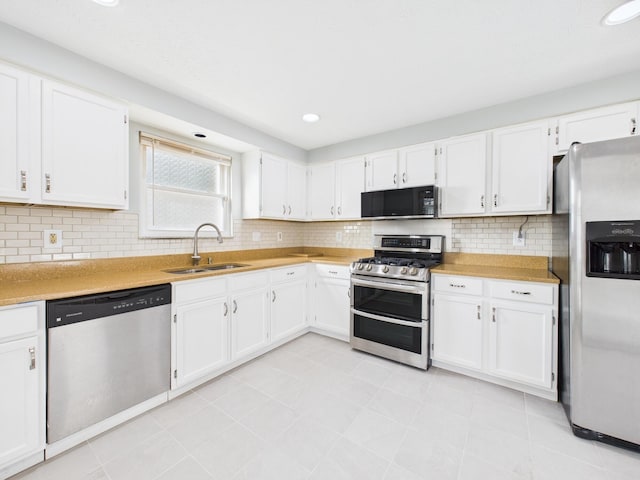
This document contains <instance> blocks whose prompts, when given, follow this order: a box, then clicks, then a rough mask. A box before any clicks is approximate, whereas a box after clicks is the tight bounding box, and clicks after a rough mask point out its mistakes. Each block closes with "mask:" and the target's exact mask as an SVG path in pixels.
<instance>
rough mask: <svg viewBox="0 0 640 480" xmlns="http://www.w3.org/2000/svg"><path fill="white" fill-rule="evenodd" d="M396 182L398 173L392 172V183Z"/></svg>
mask: <svg viewBox="0 0 640 480" xmlns="http://www.w3.org/2000/svg"><path fill="white" fill-rule="evenodd" d="M397 183H398V174H397V173H394V174H393V184H394V185H396V184H397Z"/></svg>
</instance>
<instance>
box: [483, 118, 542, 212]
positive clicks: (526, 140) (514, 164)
mask: <svg viewBox="0 0 640 480" xmlns="http://www.w3.org/2000/svg"><path fill="white" fill-rule="evenodd" d="M548 127H549V123H548V122H547V121H543V122H536V123H529V124H526V125H519V126H517V127H510V128H503V129H500V130H495V131H494V132H493V163H492V170H493V181H492V195H491V198H490V199H489V201H490V202H491V205H490V209H491V211H492V212H495V213H549V208H550V206H551V201H550V197H549V195H550V193H549V192H548V187H549V185H550V180H551V164H552V157H551V154H550V153H549V148H548V145H549V136H548V133H547V130H548Z"/></svg>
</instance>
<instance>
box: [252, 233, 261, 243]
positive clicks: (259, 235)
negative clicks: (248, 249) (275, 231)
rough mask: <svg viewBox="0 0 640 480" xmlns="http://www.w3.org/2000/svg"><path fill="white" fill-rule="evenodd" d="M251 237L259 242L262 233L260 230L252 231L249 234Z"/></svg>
mask: <svg viewBox="0 0 640 480" xmlns="http://www.w3.org/2000/svg"><path fill="white" fill-rule="evenodd" d="M251 239H252V240H253V241H254V242H259V241H260V240H262V233H260V232H253V234H252V235H251Z"/></svg>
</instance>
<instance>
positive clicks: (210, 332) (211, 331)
mask: <svg viewBox="0 0 640 480" xmlns="http://www.w3.org/2000/svg"><path fill="white" fill-rule="evenodd" d="M173 304H174V313H173V323H172V326H173V335H172V338H173V342H174V345H173V348H172V351H173V352H174V355H173V357H174V358H173V362H172V363H173V375H172V376H171V388H179V387H182V386H184V385H187V384H189V383H191V382H193V381H195V380H197V379H198V378H200V377H202V376H204V375H206V374H207V373H209V372H212V371H214V370H216V369H218V368H220V367H222V366H224V365H225V364H226V363H227V362H228V361H229V321H228V319H229V314H230V310H229V303H228V299H227V285H226V279H222V278H212V279H203V280H195V281H192V282H182V283H177V284H174V286H173Z"/></svg>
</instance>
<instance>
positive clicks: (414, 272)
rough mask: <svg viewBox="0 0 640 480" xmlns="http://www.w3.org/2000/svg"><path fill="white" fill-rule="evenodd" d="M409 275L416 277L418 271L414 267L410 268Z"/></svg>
mask: <svg viewBox="0 0 640 480" xmlns="http://www.w3.org/2000/svg"><path fill="white" fill-rule="evenodd" d="M409 274H410V275H417V274H418V269H417V268H416V267H411V270H409Z"/></svg>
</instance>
